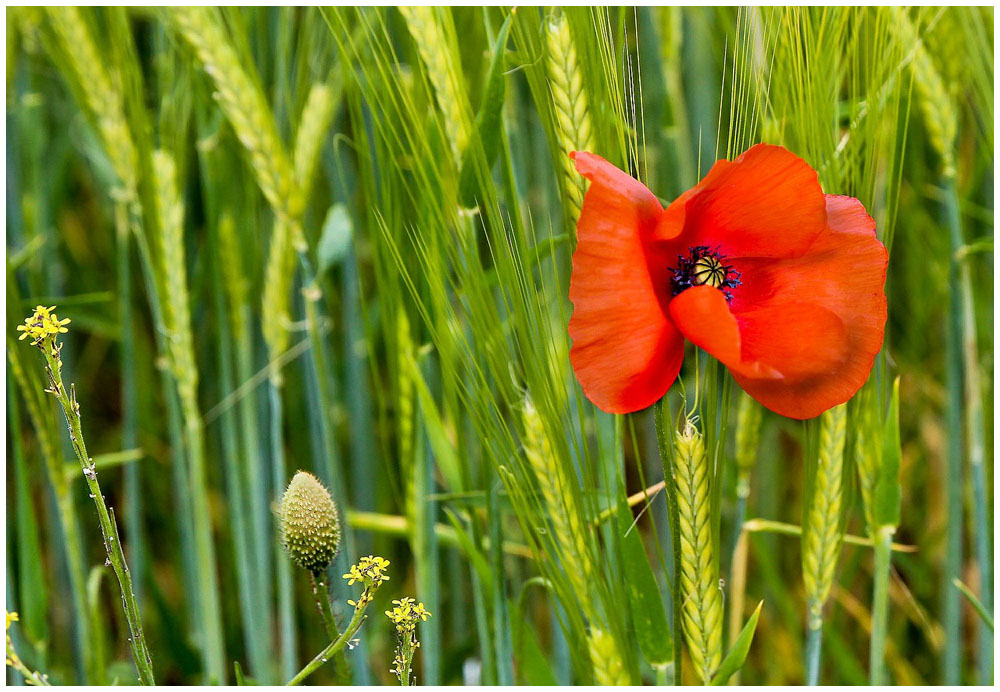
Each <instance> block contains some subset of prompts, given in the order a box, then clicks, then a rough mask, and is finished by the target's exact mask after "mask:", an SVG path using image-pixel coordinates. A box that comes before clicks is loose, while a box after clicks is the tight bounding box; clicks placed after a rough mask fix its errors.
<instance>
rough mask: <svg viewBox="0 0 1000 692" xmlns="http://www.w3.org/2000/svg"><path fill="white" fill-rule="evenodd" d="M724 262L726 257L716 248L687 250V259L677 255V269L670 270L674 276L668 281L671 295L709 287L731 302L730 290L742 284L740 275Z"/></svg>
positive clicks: (705, 247) (704, 247) (706, 247)
mask: <svg viewBox="0 0 1000 692" xmlns="http://www.w3.org/2000/svg"><path fill="white" fill-rule="evenodd" d="M725 260H726V256H725V255H723V254H722V253H721V252H719V249H718V248H716V249H714V250H712V249H710V248H709V247H708V246H707V245H697V246H695V247H692V248H688V255H687V257H685V256H684V255H677V267H672V268H671V269H670V272H671V273H672V274H673V275H674V277H673V279H671V281H670V284H671V288H672V289H673V295H677V294H678V293H681V292H682V291H686V290H687V289H689V288H691V287H692V286H711V287H713V288H717V289H719V290H720V291H722V295H724V296H725V297H726V300H732V299H733V294H732V291H731V290H730V289H733V288H736V287H737V286H739V285H740V284H742V283H743V282H742V281H740V273H739V272H738V271H736V270H735V269H733V265H731V264H726V262H725Z"/></svg>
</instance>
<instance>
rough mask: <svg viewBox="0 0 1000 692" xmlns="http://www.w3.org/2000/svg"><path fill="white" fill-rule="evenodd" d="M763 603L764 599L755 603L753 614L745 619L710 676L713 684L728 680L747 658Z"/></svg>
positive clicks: (720, 683)
mask: <svg viewBox="0 0 1000 692" xmlns="http://www.w3.org/2000/svg"><path fill="white" fill-rule="evenodd" d="M763 605H764V601H761V602H760V603H758V604H757V608H756V610H754V611H753V615H751V616H750V619H749V620H747V624H745V625H744V626H743V630H742V631H741V632H740V636H738V637H737V638H736V641H735V642H734V643H733V648H731V649H730V650H729V653H727V654H726V657H725V658H724V659H722V664H721V665H720V666H719V670H718V671H716V673H715V675H714V676H713V677H712V684H713V685H725V684H726V683H727V682H729V678H731V677H733V673H735V672H736V671H738V670H739V669H740V668H742V667H743V664H744V662H746V660H747V654H748V653H749V652H750V643H751V642H752V641H753V634H754V632H755V631H756V630H757V620H758V619H759V618H760V609H761V607H762V606H763Z"/></svg>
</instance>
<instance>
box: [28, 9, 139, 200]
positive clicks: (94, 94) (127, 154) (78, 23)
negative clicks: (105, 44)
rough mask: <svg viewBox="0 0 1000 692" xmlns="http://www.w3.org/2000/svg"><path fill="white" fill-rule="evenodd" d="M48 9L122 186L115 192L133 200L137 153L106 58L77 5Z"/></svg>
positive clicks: (51, 22)
mask: <svg viewBox="0 0 1000 692" xmlns="http://www.w3.org/2000/svg"><path fill="white" fill-rule="evenodd" d="M47 12H48V17H49V23H50V24H51V25H52V28H53V29H54V31H55V34H56V36H57V38H58V40H59V42H60V43H61V50H62V52H63V54H64V56H65V59H66V63H67V65H68V67H69V68H70V70H71V71H72V75H71V76H72V78H73V79H74V80H75V81H76V84H77V86H78V89H79V92H80V95H82V96H83V98H84V100H85V102H86V105H87V108H88V109H89V110H90V112H91V113H92V115H93V117H94V119H95V124H96V127H97V133H98V136H99V137H100V138H101V142H102V143H103V145H104V149H105V151H106V152H107V154H108V159H109V160H110V161H111V166H112V168H113V169H114V171H115V175H116V176H117V177H118V181H119V183H120V184H121V186H122V189H121V190H120V191H118V192H119V194H120V195H121V196H122V197H123V198H124V199H127V200H133V199H134V198H135V195H136V184H137V182H136V171H138V169H139V167H138V160H139V155H138V153H137V151H136V148H135V143H134V142H133V140H132V134H131V131H130V130H129V126H128V121H127V119H126V117H125V107H124V105H123V101H122V95H121V92H120V90H119V89H116V88H115V85H114V83H113V81H112V78H111V75H110V74H109V73H108V71H107V69H106V68H105V60H104V59H103V58H102V57H101V55H100V52H99V51H98V49H97V44H96V43H95V42H94V39H93V37H92V36H91V34H90V30H89V29H88V28H87V23H86V21H85V20H84V17H83V15H82V13H81V11H80V8H78V7H50V8H48V9H47Z"/></svg>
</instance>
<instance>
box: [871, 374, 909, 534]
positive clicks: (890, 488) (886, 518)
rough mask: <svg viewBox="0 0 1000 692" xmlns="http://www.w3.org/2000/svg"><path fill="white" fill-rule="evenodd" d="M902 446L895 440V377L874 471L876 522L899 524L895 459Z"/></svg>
mask: <svg viewBox="0 0 1000 692" xmlns="http://www.w3.org/2000/svg"><path fill="white" fill-rule="evenodd" d="M901 456H902V450H901V447H900V442H899V377H897V378H896V381H895V382H894V383H893V385H892V400H891V401H890V402H889V413H888V415H887V416H886V418H885V422H884V426H883V429H882V459H881V464H880V465H879V468H878V470H877V472H876V477H875V491H874V492H873V493H872V496H873V499H872V503H873V504H874V508H873V509H874V512H873V514H874V518H875V524H876V525H877V526H892V527H896V526H898V525H899V515H900V503H901V501H902V500H901V489H900V485H899V462H900V457H901Z"/></svg>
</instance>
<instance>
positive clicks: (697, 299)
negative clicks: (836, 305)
mask: <svg viewBox="0 0 1000 692" xmlns="http://www.w3.org/2000/svg"><path fill="white" fill-rule="evenodd" d="M670 316H671V318H672V319H673V320H674V323H675V324H676V325H677V328H678V329H680V330H681V332H682V333H683V334H684V336H686V337H687V338H688V339H689V340H690V341H691V342H692V343H693V344H695V345H696V346H699V347H701V348H703V349H705V350H706V351H708V352H709V353H711V354H712V355H713V356H715V357H716V358H718V359H719V360H720V361H721V362H722V363H724V364H725V365H726V367H728V368H729V369H730V371H732V373H733V375H734V376H737V377H744V378H752V379H759V380H766V381H772V382H784V383H787V382H793V381H797V380H801V379H803V378H810V377H816V376H818V375H821V374H823V373H831V372H836V371H837V369H838V368H839V367H840V366H841V364H842V363H843V362H844V360H845V359H846V357H847V355H846V350H847V330H846V328H845V327H844V324H843V322H842V321H841V319H840V318H839V317H838V316H837V315H835V314H834V313H832V312H831V311H829V310H827V309H826V308H824V307H822V306H820V305H816V304H812V303H785V304H782V305H765V306H763V307H761V308H759V309H756V310H748V311H745V312H742V313H739V314H734V313H733V312H732V311H731V310H730V307H729V303H727V302H726V298H725V296H724V295H723V294H722V292H721V291H719V290H718V289H716V288H712V287H711V286H695V287H694V288H691V289H688V290H687V291H684V292H683V293H681V294H680V295H678V296H677V297H676V298H674V299H673V301H671V303H670Z"/></svg>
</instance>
